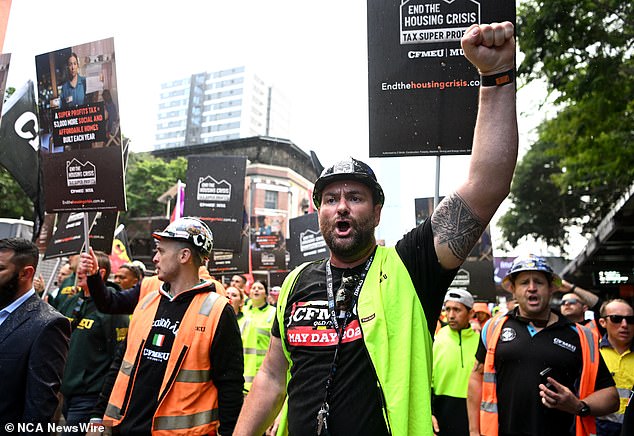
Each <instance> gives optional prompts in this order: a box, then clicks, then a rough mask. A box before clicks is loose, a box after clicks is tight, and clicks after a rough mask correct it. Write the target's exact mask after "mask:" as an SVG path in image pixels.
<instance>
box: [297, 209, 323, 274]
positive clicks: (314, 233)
mask: <svg viewBox="0 0 634 436" xmlns="http://www.w3.org/2000/svg"><path fill="white" fill-rule="evenodd" d="M289 227H290V237H289V238H288V240H287V242H286V243H287V248H288V252H289V253H290V262H289V264H288V268H289V269H293V268H295V267H296V266H298V265H301V264H302V263H304V262H310V261H313V260H317V259H324V258H327V257H329V256H330V251H329V250H328V247H327V246H326V242H325V241H324V238H323V236H322V235H321V232H320V231H319V221H318V219H317V213H316V212H315V213H310V214H306V215H302V216H299V217H297V218H291V219H290V220H289Z"/></svg>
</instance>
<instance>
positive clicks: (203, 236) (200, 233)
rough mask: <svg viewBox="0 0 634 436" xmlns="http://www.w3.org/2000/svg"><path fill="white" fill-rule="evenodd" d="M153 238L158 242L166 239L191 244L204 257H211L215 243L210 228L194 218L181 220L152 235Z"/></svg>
mask: <svg viewBox="0 0 634 436" xmlns="http://www.w3.org/2000/svg"><path fill="white" fill-rule="evenodd" d="M152 237H153V238H156V239H158V240H161V239H163V238H166V239H176V240H179V241H185V242H189V243H190V244H192V245H193V246H194V247H196V250H198V252H199V253H200V254H201V256H203V257H208V256H209V254H210V253H211V250H212V248H213V243H214V237H213V234H212V233H211V230H209V227H207V225H206V224H205V223H204V222H202V221H201V220H200V219H198V218H194V217H183V218H179V219H177V220H175V221H174V222H172V223H170V224H169V225H168V226H167V227H166V228H165V230H163V231H162V232H154V233H152Z"/></svg>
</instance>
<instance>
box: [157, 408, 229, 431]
mask: <svg viewBox="0 0 634 436" xmlns="http://www.w3.org/2000/svg"><path fill="white" fill-rule="evenodd" d="M214 421H218V409H212V410H205V411H204V412H198V413H194V414H192V415H177V416H157V417H156V418H154V430H186V429H190V428H194V427H198V426H201V425H205V424H209V423H212V422H214Z"/></svg>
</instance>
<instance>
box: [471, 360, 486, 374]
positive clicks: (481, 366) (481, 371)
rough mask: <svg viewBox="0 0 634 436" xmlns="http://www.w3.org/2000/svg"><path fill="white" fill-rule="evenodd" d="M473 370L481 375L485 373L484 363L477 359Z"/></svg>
mask: <svg viewBox="0 0 634 436" xmlns="http://www.w3.org/2000/svg"><path fill="white" fill-rule="evenodd" d="M473 372H475V373H477V374H480V375H482V374H484V363H480V362H478V361H477V360H476V361H475V364H474V365H473Z"/></svg>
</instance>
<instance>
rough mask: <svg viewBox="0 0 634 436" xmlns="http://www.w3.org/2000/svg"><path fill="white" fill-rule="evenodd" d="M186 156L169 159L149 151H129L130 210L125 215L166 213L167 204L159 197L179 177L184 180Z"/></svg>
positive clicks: (124, 216) (128, 190)
mask: <svg viewBox="0 0 634 436" xmlns="http://www.w3.org/2000/svg"><path fill="white" fill-rule="evenodd" d="M186 171H187V159H185V158H184V157H179V158H177V159H173V160H171V161H169V162H165V161H164V160H163V159H160V158H156V157H153V156H151V155H150V154H147V153H134V154H130V157H129V159H128V169H127V171H126V194H127V201H128V211H127V212H126V213H125V214H122V217H121V218H122V220H125V218H126V217H128V218H132V217H141V216H161V215H165V204H163V203H159V202H158V198H159V197H160V196H161V195H162V194H163V193H164V192H165V191H167V190H168V189H169V188H171V187H172V186H173V185H174V184H175V183H176V182H177V181H178V179H181V180H185V173H186Z"/></svg>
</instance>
